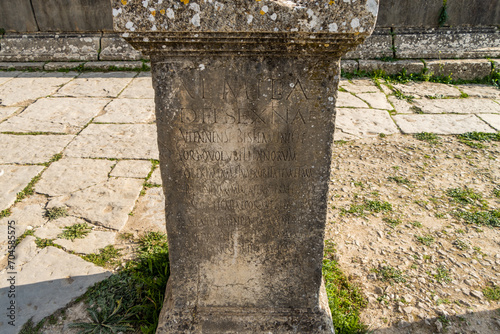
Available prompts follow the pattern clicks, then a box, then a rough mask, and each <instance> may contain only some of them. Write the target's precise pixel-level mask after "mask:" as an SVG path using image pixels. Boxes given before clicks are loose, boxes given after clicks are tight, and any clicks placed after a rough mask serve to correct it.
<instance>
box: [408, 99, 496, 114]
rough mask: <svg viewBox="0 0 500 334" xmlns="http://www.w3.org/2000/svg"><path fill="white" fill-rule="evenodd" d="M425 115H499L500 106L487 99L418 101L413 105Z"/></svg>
mask: <svg viewBox="0 0 500 334" xmlns="http://www.w3.org/2000/svg"><path fill="white" fill-rule="evenodd" d="M414 104H415V105H416V106H417V107H419V108H420V109H422V111H423V112H425V113H432V114H441V113H456V114H473V113H474V114H491V113H500V105H499V104H498V103H495V102H494V101H492V100H488V99H475V98H467V99H432V100H429V99H421V100H420V99H419V100H415V103H414Z"/></svg>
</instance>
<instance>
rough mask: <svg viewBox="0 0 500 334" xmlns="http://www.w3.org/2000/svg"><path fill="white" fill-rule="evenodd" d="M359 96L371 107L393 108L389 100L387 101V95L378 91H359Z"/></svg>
mask: <svg viewBox="0 0 500 334" xmlns="http://www.w3.org/2000/svg"><path fill="white" fill-rule="evenodd" d="M356 96H357V97H359V98H360V99H362V100H364V101H365V102H366V103H368V104H369V105H370V107H372V108H375V109H386V110H392V109H393V108H392V106H391V104H390V103H389V102H387V96H386V95H385V94H384V93H382V92H380V91H378V92H375V93H359V94H356Z"/></svg>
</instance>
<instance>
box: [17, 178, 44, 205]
mask: <svg viewBox="0 0 500 334" xmlns="http://www.w3.org/2000/svg"><path fill="white" fill-rule="evenodd" d="M41 177H42V173H41V172H40V174H38V175H37V176H35V177H34V178H33V179H31V181H30V183H28V185H27V186H26V187H24V189H23V190H22V191H20V192H18V193H17V197H16V203H18V202H21V201H22V200H23V199H25V198H26V197H28V196H31V195H33V194H34V193H35V184H36V183H37V182H38V180H40V178H41Z"/></svg>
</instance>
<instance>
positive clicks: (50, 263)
mask: <svg viewBox="0 0 500 334" xmlns="http://www.w3.org/2000/svg"><path fill="white" fill-rule="evenodd" d="M33 239H34V238H33ZM32 244H33V245H34V242H33V243H32ZM35 247H36V246H35ZM46 268H51V269H52V270H45V269H46ZM7 275H8V274H6V273H2V274H1V281H2V283H1V284H2V286H1V287H2V289H0V298H1V299H2V301H3V302H5V301H8V300H7V298H6V297H7V296H6V293H7V291H8V290H7V289H5V288H4V287H5V284H6V283H7ZM109 275H110V273H109V272H107V271H106V270H104V269H103V268H100V267H97V266H95V265H94V264H92V263H89V262H86V261H84V260H83V259H81V258H80V257H79V256H76V255H71V254H68V253H66V252H64V251H62V250H60V249H57V248H55V247H47V248H44V249H42V250H40V251H39V252H38V253H37V254H36V255H35V256H34V257H33V259H32V260H31V261H30V262H29V263H27V264H26V265H24V266H23V267H22V269H21V270H20V271H19V272H18V273H17V282H16V283H17V286H18V294H17V295H16V304H17V306H18V309H17V311H18V313H17V316H16V329H18V330H20V329H21V328H22V325H23V324H24V323H26V322H27V321H28V320H29V319H31V318H32V321H33V322H34V323H38V322H39V321H40V320H42V319H43V318H45V317H47V316H49V315H51V314H52V313H54V312H55V311H57V310H59V309H61V308H63V307H64V306H66V305H67V304H68V303H69V302H71V301H72V300H73V299H75V298H76V297H79V296H81V295H82V294H84V293H85V291H86V290H87V289H88V288H89V287H90V286H92V285H93V284H95V283H97V282H99V281H101V280H103V279H105V278H107V277H108V276H109ZM6 326H8V324H7V323H6V322H3V324H1V325H0V331H2V332H3V330H5V329H6Z"/></svg>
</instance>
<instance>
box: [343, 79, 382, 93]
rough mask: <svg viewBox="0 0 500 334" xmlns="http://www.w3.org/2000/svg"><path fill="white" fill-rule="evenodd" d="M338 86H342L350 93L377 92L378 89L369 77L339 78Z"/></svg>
mask: <svg viewBox="0 0 500 334" xmlns="http://www.w3.org/2000/svg"><path fill="white" fill-rule="evenodd" d="M340 87H342V88H344V89H345V90H347V91H348V92H350V93H355V94H357V93H378V92H380V90H379V89H378V88H377V86H376V85H375V84H374V83H373V81H371V80H369V79H353V80H350V81H348V80H341V81H340Z"/></svg>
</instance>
